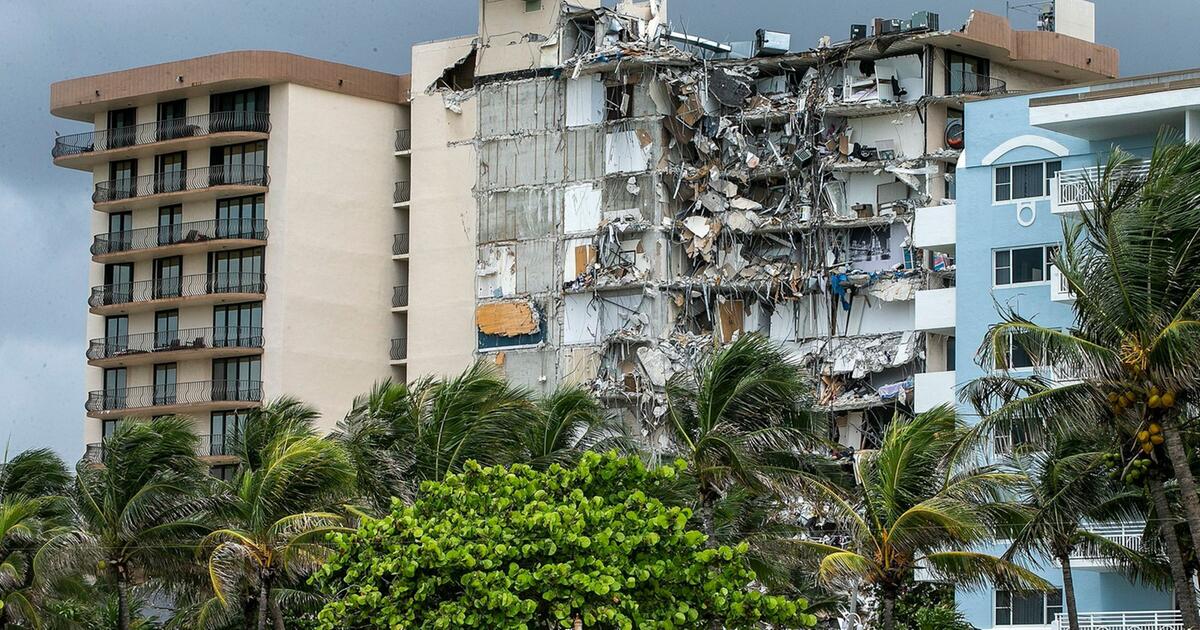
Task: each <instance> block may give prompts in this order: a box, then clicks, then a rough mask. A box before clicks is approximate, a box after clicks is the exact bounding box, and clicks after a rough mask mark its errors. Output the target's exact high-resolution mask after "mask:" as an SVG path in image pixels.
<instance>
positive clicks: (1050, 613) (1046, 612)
mask: <svg viewBox="0 0 1200 630" xmlns="http://www.w3.org/2000/svg"><path fill="white" fill-rule="evenodd" d="M1061 612H1062V591H1061V590H1058V591H1055V592H1053V593H1020V592H1016V591H996V625H997V626H1044V625H1047V624H1050V623H1053V622H1054V615H1056V614H1058V613H1061Z"/></svg>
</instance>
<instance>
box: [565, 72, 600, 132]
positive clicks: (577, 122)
mask: <svg viewBox="0 0 1200 630" xmlns="http://www.w3.org/2000/svg"><path fill="white" fill-rule="evenodd" d="M602 122H604V79H603V77H602V76H601V75H599V74H589V75H584V76H582V77H579V78H578V79H567V126H568V127H581V126H584V125H597V124H600V123H602Z"/></svg>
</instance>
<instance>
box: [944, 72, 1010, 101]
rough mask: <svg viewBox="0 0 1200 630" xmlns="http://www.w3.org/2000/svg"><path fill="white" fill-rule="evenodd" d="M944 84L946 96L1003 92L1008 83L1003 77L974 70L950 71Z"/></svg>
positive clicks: (1005, 90) (1006, 89) (1006, 90)
mask: <svg viewBox="0 0 1200 630" xmlns="http://www.w3.org/2000/svg"><path fill="white" fill-rule="evenodd" d="M948 79H949V82H948V83H947V85H946V95H947V96H959V95H971V94H978V95H985V94H1004V93H1006V92H1008V83H1006V82H1005V81H1004V80H1003V79H997V78H996V77H993V76H990V75H986V74H978V73H975V72H951V73H950V74H949V76H948Z"/></svg>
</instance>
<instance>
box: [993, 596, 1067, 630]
mask: <svg viewBox="0 0 1200 630" xmlns="http://www.w3.org/2000/svg"><path fill="white" fill-rule="evenodd" d="M1001 593H1004V594H1007V595H1008V606H1005V607H1004V609H1005V610H1007V611H1008V623H1000V594H1001ZM1034 594H1036V595H1037V596H1039V597H1041V598H1042V622H1041V623H1033V624H1028V623H1021V624H1018V623H1013V618H1012V615H1013V598H1014V597H1016V596H1017V592H1016V591H1012V590H1009V589H997V588H993V589H992V626H994V627H997V628H1040V627H1042V626H1049V625H1050V624H1052V623H1054V615H1055V614H1057V613H1062V612H1065V611H1066V608H1065V606H1064V605H1063V592H1062V589H1061V588H1058V589H1055V592H1054V593H1053V594H1056V595H1057V597H1058V604H1057V605H1053V606H1052V605H1051V604H1050V595H1052V593H1034ZM1051 609H1055V611H1054V612H1051Z"/></svg>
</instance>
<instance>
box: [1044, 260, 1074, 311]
mask: <svg viewBox="0 0 1200 630" xmlns="http://www.w3.org/2000/svg"><path fill="white" fill-rule="evenodd" d="M1050 299H1051V300H1052V301H1054V302H1073V301H1075V294H1074V293H1072V292H1071V285H1070V284H1068V283H1067V277H1066V276H1064V275H1063V274H1062V272H1061V271H1059V270H1058V267H1057V266H1055V265H1050Z"/></svg>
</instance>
